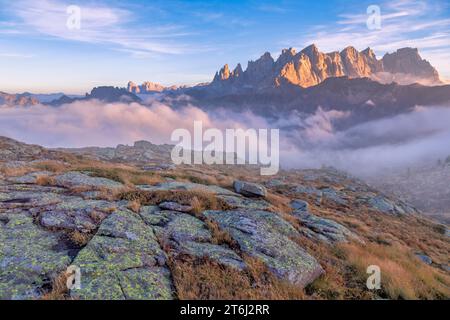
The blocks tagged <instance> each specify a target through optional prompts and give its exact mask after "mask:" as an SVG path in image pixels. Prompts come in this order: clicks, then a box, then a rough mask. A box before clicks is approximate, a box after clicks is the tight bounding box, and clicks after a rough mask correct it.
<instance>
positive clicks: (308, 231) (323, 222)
mask: <svg viewBox="0 0 450 320" xmlns="http://www.w3.org/2000/svg"><path fill="white" fill-rule="evenodd" d="M293 215H294V216H295V217H297V218H298V219H299V221H300V222H301V223H302V225H303V226H304V227H305V228H303V230H302V231H303V233H304V234H305V235H306V236H307V237H309V238H313V239H317V240H321V241H325V242H329V243H334V242H348V241H350V240H353V241H358V242H362V240H361V239H360V238H359V237H358V236H357V235H356V234H355V233H353V232H352V231H350V230H349V229H347V228H346V227H344V226H343V225H341V224H339V223H337V222H336V221H333V220H331V219H325V218H321V217H318V216H315V215H313V214H310V213H307V212H304V211H294V213H293Z"/></svg>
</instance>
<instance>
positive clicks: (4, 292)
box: [0, 138, 450, 299]
mask: <svg viewBox="0 0 450 320" xmlns="http://www.w3.org/2000/svg"><path fill="white" fill-rule="evenodd" d="M146 148H147V149H146ZM151 148H155V146H154V145H151V144H145V143H142V142H141V143H138V144H137V145H135V146H134V147H122V148H120V153H115V152H116V151H117V150H115V151H114V152H113V150H110V152H109V153H108V154H110V157H109V158H108V157H107V156H106V155H105V153H104V151H101V154H102V156H100V157H97V158H96V159H93V157H92V155H93V153H95V150H96V149H89V150H88V151H89V152H88V153H89V155H90V157H87V156H86V155H84V154H83V152H80V151H77V152H75V151H73V152H70V150H66V151H64V152H62V151H60V150H58V151H57V150H47V149H44V148H41V147H39V146H32V145H25V144H22V143H19V142H17V141H14V140H11V139H7V138H1V139H0V166H1V167H0V168H1V171H0V172H1V173H0V299H217V298H223V299H264V298H266V299H302V298H307V299H330V298H332V299H376V298H393V299H398V298H406V299H446V298H449V297H450V291H449V284H450V275H449V261H448V259H449V249H450V243H449V238H448V236H449V232H448V229H447V227H446V226H445V225H442V224H438V223H435V222H432V221H430V220H426V219H425V218H422V217H421V216H420V212H418V211H417V210H416V209H415V208H413V207H411V206H410V205H408V204H406V203H404V202H402V201H399V200H397V199H395V198H391V197H389V196H386V195H384V194H381V193H380V192H378V191H376V190H374V189H372V188H370V187H368V186H367V185H366V184H365V183H363V182H361V181H359V180H357V179H354V178H352V177H351V176H348V175H346V174H344V173H341V172H337V171H336V170H333V169H324V170H303V171H290V172H282V173H280V174H279V175H278V176H276V177H272V178H266V180H262V178H259V177H257V175H255V174H253V171H254V172H257V171H256V170H255V168H245V167H224V166H218V167H194V166H192V167H191V166H182V167H173V166H170V165H169V164H168V163H166V162H165V163H163V162H161V161H163V159H166V157H165V156H163V155H158V156H155V157H154V161H150V160H151V159H148V158H146V157H143V156H142V155H143V154H145V155H146V156H147V157H150V158H151V155H152V154H154V153H152V152H150V151H152V150H150V149H151ZM153 151H154V150H153ZM124 153H126V154H128V156H126V155H124ZM111 154H112V155H111ZM119 155H120V157H119ZM107 160H108V161H107ZM164 161H165V160H164ZM147 162H149V163H150V162H151V163H152V164H151V165H150V166H148V165H145V163H147ZM374 264H375V265H379V266H380V268H381V271H382V288H381V289H380V290H375V291H371V290H368V289H367V288H366V286H365V282H366V279H367V276H368V275H367V274H366V268H367V267H368V266H369V265H374ZM69 266H76V267H78V268H80V271H81V288H79V289H77V288H74V289H72V290H68V289H67V288H66V285H65V283H66V279H67V274H66V270H67V268H68V267H69Z"/></svg>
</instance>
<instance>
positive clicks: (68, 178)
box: [55, 171, 124, 189]
mask: <svg viewBox="0 0 450 320" xmlns="http://www.w3.org/2000/svg"><path fill="white" fill-rule="evenodd" d="M55 183H56V184H57V185H59V186H63V187H67V188H69V187H93V188H108V189H121V188H123V187H124V186H123V184H121V183H120V182H117V181H113V180H110V179H106V178H100V177H91V176H89V175H88V174H85V173H81V172H77V171H73V172H66V173H63V174H60V175H57V176H55Z"/></svg>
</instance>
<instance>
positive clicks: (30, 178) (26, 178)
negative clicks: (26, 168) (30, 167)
mask: <svg viewBox="0 0 450 320" xmlns="http://www.w3.org/2000/svg"><path fill="white" fill-rule="evenodd" d="M51 175H53V173H52V172H49V171H36V172H30V173H27V174H25V175H23V176H20V177H11V178H9V179H8V181H11V182H13V183H27V184H32V183H36V181H37V179H38V178H39V177H46V176H51Z"/></svg>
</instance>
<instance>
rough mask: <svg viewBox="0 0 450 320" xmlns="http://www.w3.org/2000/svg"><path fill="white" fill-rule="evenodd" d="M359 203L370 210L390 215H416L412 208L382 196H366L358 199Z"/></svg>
mask: <svg viewBox="0 0 450 320" xmlns="http://www.w3.org/2000/svg"><path fill="white" fill-rule="evenodd" d="M359 202H360V203H365V204H367V205H369V206H370V207H371V208H372V209H374V210H376V211H379V212H382V213H385V214H390V215H405V214H414V213H417V210H416V209H414V208H413V207H411V206H409V205H407V204H405V203H403V202H401V201H393V200H390V199H388V198H386V197H385V196H383V195H375V194H374V195H367V196H364V197H360V198H359Z"/></svg>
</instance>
